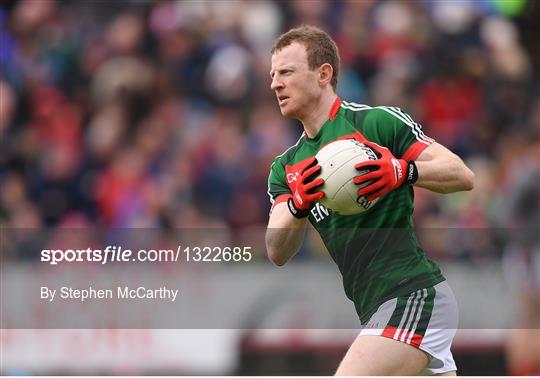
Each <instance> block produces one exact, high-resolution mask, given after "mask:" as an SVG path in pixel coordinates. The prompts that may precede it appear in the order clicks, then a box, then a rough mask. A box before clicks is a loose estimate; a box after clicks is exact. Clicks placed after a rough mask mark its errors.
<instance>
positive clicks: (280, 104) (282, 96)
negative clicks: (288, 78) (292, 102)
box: [278, 95, 289, 106]
mask: <svg viewBox="0 0 540 378" xmlns="http://www.w3.org/2000/svg"><path fill="white" fill-rule="evenodd" d="M288 99H289V96H284V95H281V96H278V103H279V106H282V105H284V104H285V102H286V101H287V100H288Z"/></svg>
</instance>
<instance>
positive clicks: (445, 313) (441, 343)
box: [360, 281, 459, 375]
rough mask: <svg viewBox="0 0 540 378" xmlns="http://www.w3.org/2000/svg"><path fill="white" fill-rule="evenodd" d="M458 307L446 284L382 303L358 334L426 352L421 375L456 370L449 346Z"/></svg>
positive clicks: (454, 327) (453, 332)
mask: <svg viewBox="0 0 540 378" xmlns="http://www.w3.org/2000/svg"><path fill="white" fill-rule="evenodd" d="M458 316H459V315H458V307H457V302H456V299H455V297H454V293H452V289H450V286H448V283H447V282H446V281H443V282H441V283H438V284H437V285H435V286H433V287H429V288H425V289H420V290H417V291H415V292H414V293H411V294H410V295H407V296H403V297H398V298H393V299H390V300H389V301H386V302H384V303H383V304H382V305H381V306H379V308H378V309H377V311H376V312H375V313H374V314H373V315H372V316H371V318H370V319H369V321H368V322H367V324H366V325H364V326H363V328H362V330H361V331H360V336H364V335H376V336H384V337H389V338H391V339H394V340H398V341H401V342H404V343H407V344H409V345H412V346H414V347H416V348H419V349H420V350H423V351H424V352H426V353H427V354H428V356H429V364H428V367H427V368H426V369H425V370H424V371H423V372H422V374H425V375H429V374H438V373H446V372H449V371H456V370H457V368H456V363H455V362H454V357H453V356H452V352H451V351H450V346H451V344H452V340H453V338H454V335H455V334H456V329H457V326H458Z"/></svg>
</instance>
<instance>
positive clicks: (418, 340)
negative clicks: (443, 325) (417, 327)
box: [410, 333, 424, 348]
mask: <svg viewBox="0 0 540 378" xmlns="http://www.w3.org/2000/svg"><path fill="white" fill-rule="evenodd" d="M423 339H424V336H422V335H419V334H417V333H415V334H414V335H413V337H412V338H411V343H410V344H411V345H412V346H413V347H416V348H420V344H422V340H423Z"/></svg>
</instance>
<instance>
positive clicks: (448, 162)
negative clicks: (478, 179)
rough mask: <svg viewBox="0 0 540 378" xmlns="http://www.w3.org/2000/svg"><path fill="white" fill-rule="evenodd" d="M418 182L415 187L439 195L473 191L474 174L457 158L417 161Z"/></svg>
mask: <svg viewBox="0 0 540 378" xmlns="http://www.w3.org/2000/svg"><path fill="white" fill-rule="evenodd" d="M416 167H417V169H418V180H417V181H416V183H415V185H416V186H419V187H422V188H425V189H429V190H431V191H433V192H437V193H453V192H459V191H463V190H472V188H473V186H474V174H473V172H472V171H471V170H470V169H469V168H467V166H466V165H465V164H464V163H463V161H462V160H461V159H460V158H459V157H458V156H457V155H454V156H445V157H443V158H438V159H434V160H429V161H416Z"/></svg>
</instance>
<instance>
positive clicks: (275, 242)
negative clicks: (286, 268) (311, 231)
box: [265, 203, 307, 266]
mask: <svg viewBox="0 0 540 378" xmlns="http://www.w3.org/2000/svg"><path fill="white" fill-rule="evenodd" d="M306 224H307V218H304V219H297V218H295V217H293V216H292V214H291V213H290V212H289V210H288V208H287V206H286V204H284V203H283V204H279V205H278V206H276V208H275V209H274V211H273V214H272V215H271V216H270V221H269V222H268V228H267V230H266V237H265V241H266V250H267V253H268V258H269V259H270V260H271V261H272V262H273V263H274V264H276V265H278V266H281V265H283V264H285V263H286V262H287V261H289V260H290V258H291V257H293V256H294V254H295V253H296V252H297V251H298V249H299V248H300V246H301V245H302V242H303V240H304V235H305V229H306Z"/></svg>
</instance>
